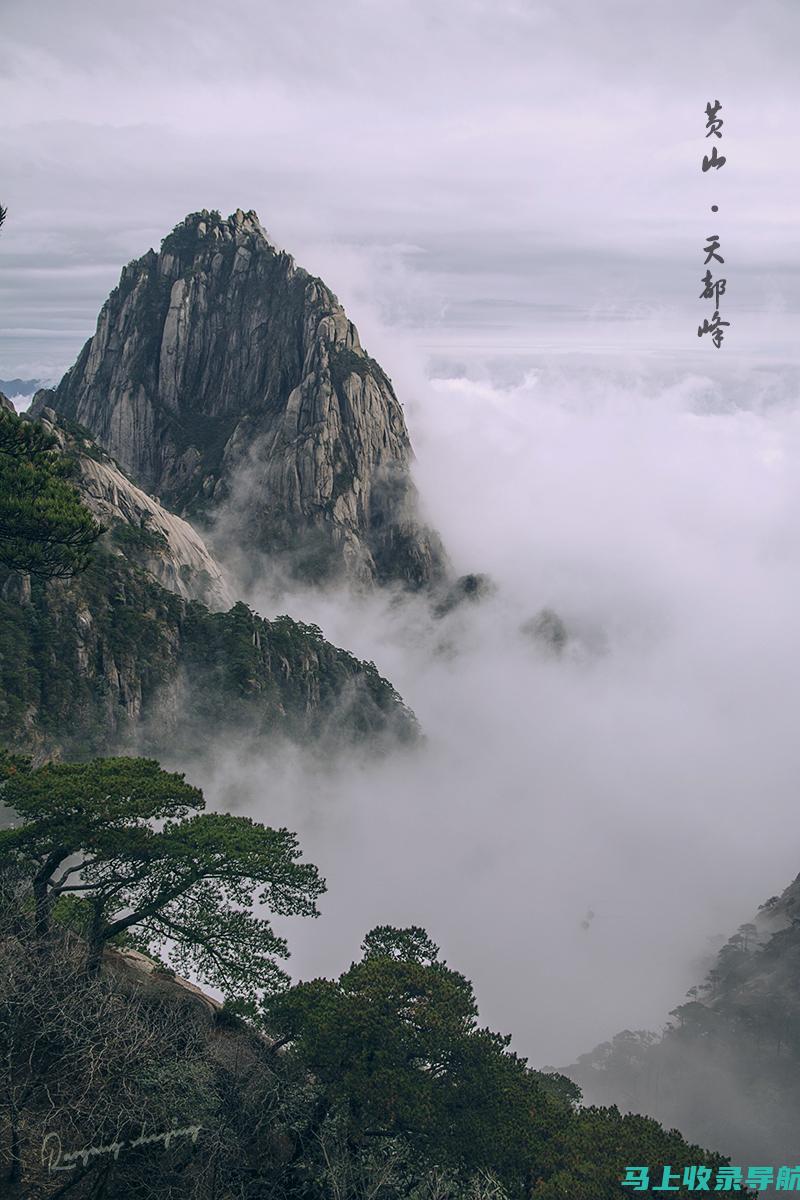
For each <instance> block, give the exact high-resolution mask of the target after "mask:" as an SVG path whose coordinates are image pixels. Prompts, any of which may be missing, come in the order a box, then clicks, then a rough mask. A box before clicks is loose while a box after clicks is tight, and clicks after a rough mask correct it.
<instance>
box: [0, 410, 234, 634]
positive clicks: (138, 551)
mask: <svg viewBox="0 0 800 1200" xmlns="http://www.w3.org/2000/svg"><path fill="white" fill-rule="evenodd" d="M0 401H2V396H0ZM39 419H40V421H41V423H42V425H43V426H44V427H45V429H46V430H47V431H48V433H50V434H51V435H52V436H53V437H54V438H55V440H56V442H57V444H58V446H59V448H60V450H61V452H62V453H63V454H65V455H66V456H67V457H68V458H69V459H70V460H71V461H72V462H73V463H74V464H75V467H76V468H77V470H76V474H75V483H76V485H77V487H78V490H79V492H80V494H81V498H82V500H83V502H84V504H85V505H86V507H87V508H88V509H89V511H90V512H91V513H92V515H93V516H94V517H95V518H96V519H97V520H98V521H99V522H100V524H101V525H102V526H103V527H104V528H105V530H106V533H105V535H104V544H105V546H106V548H107V549H109V550H110V551H111V552H112V553H114V554H116V555H118V556H121V557H124V558H125V559H127V560H128V561H129V562H131V563H133V564H135V565H136V566H138V567H141V568H142V569H143V570H145V571H146V572H147V574H148V575H150V576H151V577H152V578H153V579H154V580H155V581H156V582H157V583H160V584H162V586H163V587H165V588H167V589H168V590H169V591H171V592H175V593H176V594H177V595H178V596H183V597H184V599H186V600H200V601H201V602H202V603H203V604H206V605H207V606H208V607H209V608H210V609H212V610H214V611H221V610H225V609H228V608H231V607H232V606H233V604H234V601H235V599H236V597H235V595H234V592H233V590H232V587H231V584H230V581H229V580H228V579H227V578H226V575H225V572H224V570H223V569H222V567H221V566H220V565H219V563H218V562H217V561H216V559H215V558H214V556H213V555H212V554H211V552H210V550H209V549H208V547H207V546H206V544H205V542H204V541H203V539H202V538H201V537H200V535H199V534H198V533H197V532H196V530H194V529H193V528H192V526H191V525H190V524H189V523H188V521H184V520H182V519H181V518H180V517H176V516H175V515H174V513H171V512H168V511H167V509H165V508H164V507H163V506H162V505H161V504H159V503H158V501H157V500H154V499H153V498H152V497H151V496H148V495H147V494H146V493H145V492H143V491H142V490H141V488H137V487H136V485H135V484H133V483H131V481H130V480H129V479H128V478H127V477H126V476H125V475H124V474H123V473H122V471H120V469H119V467H118V466H117V464H116V463H115V462H114V460H113V459H112V458H111V457H110V456H109V455H108V454H106V453H105V452H104V451H102V450H101V449H100V448H99V447H98V446H97V444H96V443H95V442H93V441H92V440H91V439H89V438H86V437H84V436H83V431H82V430H81V429H80V428H79V427H72V428H70V427H69V426H68V425H67V426H65V424H64V423H63V421H59V418H58V416H57V414H56V413H54V412H53V410H52V409H50V408H44V409H42V411H41V413H40V417H39Z"/></svg>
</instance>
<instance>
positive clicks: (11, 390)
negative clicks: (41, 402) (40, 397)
mask: <svg viewBox="0 0 800 1200" xmlns="http://www.w3.org/2000/svg"><path fill="white" fill-rule="evenodd" d="M43 386H44V384H43V383H42V381H41V379H0V392H5V394H6V395H7V396H32V395H33V394H34V393H35V392H38V391H39V390H40V389H41V388H42V387H43Z"/></svg>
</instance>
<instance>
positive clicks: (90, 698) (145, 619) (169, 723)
mask: <svg viewBox="0 0 800 1200" xmlns="http://www.w3.org/2000/svg"><path fill="white" fill-rule="evenodd" d="M2 596H3V598H2V599H0V738H2V739H3V741H5V742H6V743H7V744H8V745H9V746H11V747H13V748H14V749H17V750H21V751H26V752H31V753H34V754H36V755H37V756H39V757H43V756H47V755H51V754H57V755H65V756H67V757H80V758H86V757H91V756H93V755H97V754H103V753H108V752H109V751H110V750H118V749H121V748H125V747H132V746H137V747H141V748H145V749H148V750H153V751H154V752H156V751H161V752H163V751H164V750H165V749H169V750H170V752H171V753H174V752H175V751H176V750H184V751H185V752H187V753H188V752H190V751H191V752H197V751H200V750H202V749H203V747H204V744H205V743H206V742H207V738H208V735H209V733H210V732H213V733H214V734H216V735H219V734H224V733H230V734H233V733H236V735H237V736H239V737H240V738H241V739H242V741H245V740H246V739H248V738H253V737H259V738H263V737H266V736H270V735H273V734H284V735H286V736H288V737H292V738H303V739H311V740H314V739H317V740H320V741H323V742H324V741H325V740H326V739H327V738H329V739H340V740H341V741H347V739H349V738H362V737H365V736H377V737H380V736H381V735H384V736H386V737H387V738H394V737H397V738H399V739H400V740H404V741H408V740H413V739H414V738H415V737H416V736H417V724H416V721H415V719H414V716H413V714H412V713H411V712H410V710H409V709H408V708H407V707H406V706H405V704H404V703H403V701H402V700H401V698H400V697H399V696H398V694H397V692H396V691H395V690H394V688H393V687H392V686H391V684H390V683H388V682H387V680H385V679H383V678H382V677H381V676H380V675H379V673H378V671H377V669H376V668H375V666H374V664H372V663H363V662H360V661H359V660H358V659H356V658H354V657H353V655H351V654H349V653H347V652H346V651H344V650H339V649H336V647H334V646H332V645H330V643H329V642H326V641H325V639H324V638H323V636H322V634H321V632H320V630H319V629H318V628H317V627H316V626H314V625H304V624H302V623H301V622H299V621H293V620H292V619H291V618H290V617H288V616H281V617H276V618H275V619H274V620H272V621H267V620H265V619H263V618H261V617H259V616H257V615H256V614H255V613H253V612H251V611H250V610H249V609H248V608H247V607H246V606H245V605H244V604H237V605H236V606H235V607H234V608H232V609H231V610H230V611H229V612H227V613H212V612H210V611H209V609H207V608H205V607H204V606H203V605H202V604H199V603H197V602H193V601H188V600H184V599H182V598H181V597H179V596H176V595H174V594H173V593H172V592H168V591H166V590H165V589H164V588H162V587H161V586H160V585H159V584H157V583H155V582H154V581H153V580H152V579H151V578H150V577H149V576H147V575H146V574H145V573H144V572H143V571H141V570H139V569H137V568H136V567H134V566H132V565H131V564H130V563H128V562H126V561H125V560H124V559H122V558H120V557H119V556H118V555H113V554H111V553H110V552H108V551H107V550H105V549H103V548H102V547H101V548H99V549H98V551H97V553H96V554H95V556H94V559H93V561H92V563H91V564H90V565H89V567H88V568H87V569H86V570H85V571H84V572H83V573H82V574H81V575H80V576H79V577H77V578H75V579H72V580H69V581H59V582H54V583H44V582H40V581H37V580H34V581H33V582H32V584H31V586H30V592H29V593H28V591H27V589H26V588H25V587H24V586H23V585H22V584H21V583H20V582H19V580H18V579H17V578H15V577H14V576H8V577H7V579H6V583H5V586H4V587H3V591H2Z"/></svg>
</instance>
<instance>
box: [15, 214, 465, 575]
mask: <svg viewBox="0 0 800 1200" xmlns="http://www.w3.org/2000/svg"><path fill="white" fill-rule="evenodd" d="M48 405H49V406H50V407H52V408H54V409H56V410H57V411H58V412H60V413H63V414H64V415H65V416H66V417H68V418H70V419H72V420H74V421H77V422H79V423H80V424H81V425H82V426H84V427H85V428H86V429H88V430H89V432H90V433H91V435H92V436H93V437H94V438H95V439H96V440H97V441H98V442H99V443H100V444H101V445H102V446H103V447H104V448H105V449H106V450H107V451H108V452H109V453H110V454H111V455H112V456H113V457H114V458H115V459H116V460H117V461H118V462H119V464H120V465H121V467H122V468H123V470H124V471H125V472H126V473H127V474H129V475H130V476H131V478H132V479H134V480H135V482H136V483H137V484H138V485H139V486H141V487H142V488H144V489H145V490H146V491H147V492H149V493H151V494H153V495H157V496H158V497H159V498H160V499H161V500H162V501H163V502H164V503H165V504H167V505H168V506H169V507H170V508H172V509H174V510H175V511H177V512H178V513H180V514H182V515H194V516H195V517H199V516H205V517H207V518H208V519H209V520H213V519H214V518H215V517H218V516H219V514H220V512H221V511H224V513H225V516H226V520H225V526H224V528H225V530H226V535H230V534H231V533H233V534H234V535H235V536H234V537H233V538H232V539H231V541H232V542H239V543H241V542H244V543H245V544H246V545H250V546H252V547H253V548H258V549H260V550H263V551H265V552H267V553H268V554H270V555H272V556H285V559H286V563H287V565H288V566H289V567H290V568H291V571H292V573H293V574H295V575H299V576H300V577H302V578H306V579H311V580H319V579H324V578H328V577H330V576H334V575H337V574H344V575H346V576H347V577H349V578H350V579H352V580H357V581H360V582H371V581H377V582H388V581H393V580H397V581H400V582H402V583H404V584H406V585H408V586H412V587H420V586H424V585H427V584H428V583H431V582H435V581H437V580H439V579H441V578H442V577H443V575H444V573H445V567H444V554H443V551H442V548H441V544H440V542H439V539H438V537H437V536H436V534H434V533H432V532H431V531H430V530H428V529H426V528H425V527H424V526H423V525H422V523H421V522H420V519H419V516H418V511H417V508H418V502H417V494H416V489H415V487H414V484H413V481H412V479H411V474H410V462H411V458H412V451H411V446H410V442H409V438H408V433H407V430H406V425H405V421H404V418H403V413H402V409H401V407H400V404H399V402H398V400H397V397H396V396H395V393H394V390H393V388H392V384H391V382H390V380H389V379H388V378H387V376H386V375H385V373H384V372H383V371H382V369H381V368H380V366H379V365H378V364H377V363H376V362H375V361H374V360H373V359H371V358H369V357H368V355H367V354H366V353H365V352H364V350H363V349H362V347H361V344H360V341H359V337H358V332H357V330H356V328H355V326H354V325H353V324H352V322H351V321H349V320H348V318H347V316H346V314H345V312H344V310H343V309H342V307H341V306H340V305H339V303H338V301H337V299H336V297H335V296H334V295H333V293H332V292H331V291H330V290H329V289H328V288H327V287H326V286H325V284H324V283H322V281H321V280H319V279H316V278H314V277H313V276H311V275H309V274H307V272H305V271H304V270H302V269H300V268H298V267H297V266H296V265H295V263H294V261H293V259H292V258H291V257H290V256H289V255H288V254H286V253H284V252H282V251H279V250H278V249H276V248H275V246H273V245H272V244H271V242H270V241H269V240H268V238H267V236H266V234H265V232H264V230H263V229H262V227H261V225H260V224H259V222H258V219H257V217H256V215H255V213H253V212H249V213H244V212H242V211H241V210H237V212H236V213H235V214H234V215H233V216H231V217H230V218H229V219H228V220H223V219H222V218H221V217H220V216H219V214H218V213H209V212H207V211H203V212H201V213H195V214H192V215H191V216H189V217H187V218H186V219H185V221H184V222H183V223H182V224H181V225H179V226H178V227H177V228H176V229H175V230H174V231H173V232H172V233H171V234H170V235H169V236H168V237H166V238H165V239H164V241H163V243H162V247H161V251H160V253H156V252H155V251H153V250H150V251H149V252H148V253H147V254H145V255H144V257H143V258H140V259H139V260H138V261H136V262H132V263H130V264H129V265H128V266H127V267H125V268H124V270H123V272H122V276H121V278H120V282H119V285H118V287H117V288H115V289H114V291H113V292H112V293H111V295H110V297H109V299H108V300H107V301H106V303H105V305H104V306H103V309H102V311H101V313H100V317H99V319H98V323H97V331H96V333H95V336H94V337H93V338H92V339H91V340H90V341H89V342H87V344H86V345H85V346H84V348H83V350H82V351H81V353H80V355H79V357H78V360H77V362H76V363H75V365H74V366H73V367H72V368H71V369H70V370H69V371H68V372H67V374H66V375H65V376H64V378H63V379H62V381H61V383H60V384H59V385H58V387H57V388H55V389H54V390H52V391H42V392H39V393H37V396H36V398H35V400H34V406H33V409H32V411H33V412H34V413H38V412H41V410H42V409H43V408H44V407H45V406H48Z"/></svg>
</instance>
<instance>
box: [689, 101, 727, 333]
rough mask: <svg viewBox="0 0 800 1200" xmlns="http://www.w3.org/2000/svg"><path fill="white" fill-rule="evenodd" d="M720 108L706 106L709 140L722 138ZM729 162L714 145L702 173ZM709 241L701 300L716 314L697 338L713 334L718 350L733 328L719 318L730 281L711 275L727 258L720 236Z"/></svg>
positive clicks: (717, 104)
mask: <svg viewBox="0 0 800 1200" xmlns="http://www.w3.org/2000/svg"><path fill="white" fill-rule="evenodd" d="M721 108H722V105H721V104H720V102H719V100H709V102H708V104H707V105H706V130H707V132H706V137H707V138H710V137H715V138H721V137H722V126H723V120H722V117H721V116H720V115H719V112H720V109H721ZM726 161H727V159H726V158H725V155H724V154H719V153H718V151H717V147H716V146H715V145H712V147H711V154H704V155H703V173H704V174H705V173H706V172H707V171H710V170H711V168H712V167H713V168H714V169H715V170H717V171H718V170H719V169H720V167H724V166H725V163H726ZM711 211H712V212H719V206H718V205H716V204H712V205H711ZM706 242H707V245H706V246H705V248H704V250H703V253H704V254H705V256H706V259H705V262H704V263H703V266H705V267H706V268H708V269H707V270H706V273H705V275H704V276H703V278H702V280H701V283H702V285H703V290H702V292H701V293H700V299H701V300H713V302H714V313H713V316H712V317H711V320H710V321H709V319H708V317H706V318H705V319H704V320H703V324H702V325H698V327H697V336H698V337H703V336H704V335H705V334H707V333H709V334H710V335H711V341H712V342H713V343H714V345H715V346H716V348H717V349H718V350H719V348H720V346H721V345H722V339H723V338H724V336H725V335H724V333H723V326H725V327H727V326H729V325H730V321H723V320H722V318H721V317H720V315H719V300H720V296H724V295H725V290H726V287H727V283H728V281H727V279H723V278H721V277H717V278H716V279H715V278H714V276H713V275H712V273H711V269H710V268H709V267H708V264H709V263H711V262H718V263H724V262H725V259H724V258H723V257H722V255H721V254H720V253H719V249H720V240H719V237H718V236H717V234H716V233H710V234H709V235H708V237H707V238H706Z"/></svg>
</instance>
